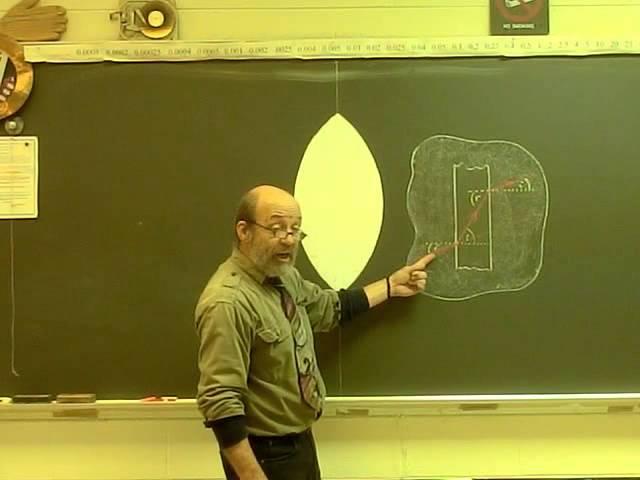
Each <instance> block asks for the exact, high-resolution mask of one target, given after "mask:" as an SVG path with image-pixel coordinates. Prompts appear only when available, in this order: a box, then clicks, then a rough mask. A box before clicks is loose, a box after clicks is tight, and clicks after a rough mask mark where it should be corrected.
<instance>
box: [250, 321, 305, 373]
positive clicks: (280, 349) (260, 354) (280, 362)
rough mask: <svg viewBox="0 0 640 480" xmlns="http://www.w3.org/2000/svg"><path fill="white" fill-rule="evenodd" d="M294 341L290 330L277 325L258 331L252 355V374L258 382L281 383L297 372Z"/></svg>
mask: <svg viewBox="0 0 640 480" xmlns="http://www.w3.org/2000/svg"><path fill="white" fill-rule="evenodd" d="M293 358H294V352H293V339H292V338H291V331H290V329H285V328H281V327H279V326H275V325H269V326H262V327H261V328H259V329H258V330H257V331H256V340H255V342H254V346H253V349H252V353H251V372H252V375H253V376H254V377H255V378H256V379H257V380H263V381H268V382H274V381H279V380H281V379H282V378H285V377H287V376H289V375H291V373H292V371H295V364H294V363H293Z"/></svg>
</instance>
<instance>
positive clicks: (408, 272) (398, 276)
mask: <svg viewBox="0 0 640 480" xmlns="http://www.w3.org/2000/svg"><path fill="white" fill-rule="evenodd" d="M434 258H436V256H435V254H433V253H430V254H428V255H425V256H424V257H422V258H421V259H420V260H418V261H417V262H415V263H414V264H413V265H407V266H406V267H402V268H401V269H400V270H398V271H397V272H394V273H392V274H391V275H390V276H389V284H390V286H391V296H392V297H411V296H413V295H415V294H416V293H419V292H421V291H423V290H424V289H425V287H426V286H427V272H426V271H425V268H427V265H429V264H430V263H431V262H432V261H433V259H434Z"/></svg>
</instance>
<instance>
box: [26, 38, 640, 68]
mask: <svg viewBox="0 0 640 480" xmlns="http://www.w3.org/2000/svg"><path fill="white" fill-rule="evenodd" d="M24 49H25V58H26V60H27V61H29V62H52V63H78V62H102V61H112V62H144V61H154V62H155V61H174V62H181V61H200V60H220V59H221V60H247V59H294V58H298V59H340V58H411V57H475V56H494V57H496V56H497V57H531V56H585V55H612V54H614V55H615V54H626V55H628V54H638V53H640V36H634V37H622V38H619V37H551V36H549V37H542V36H519V37H487V36H484V37H444V38H437V37H435V38H357V39H306V40H273V41H261V42H215V41H209V42H192V41H189V42H182V41H155V42H151V41H147V42H134V41H131V42H127V41H113V42H95V43H65V42H57V43H26V44H25V46H24Z"/></svg>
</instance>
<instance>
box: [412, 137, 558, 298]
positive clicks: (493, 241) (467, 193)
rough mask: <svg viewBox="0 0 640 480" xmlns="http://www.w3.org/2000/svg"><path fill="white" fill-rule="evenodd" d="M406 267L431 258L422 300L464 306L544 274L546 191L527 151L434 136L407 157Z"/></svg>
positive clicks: (497, 142) (498, 143)
mask: <svg viewBox="0 0 640 480" xmlns="http://www.w3.org/2000/svg"><path fill="white" fill-rule="evenodd" d="M407 209H408V213H409V218H410V219H411V222H412V224H413V228H414V239H413V244H412V245H411V249H410V251H409V254H408V255H407V261H408V262H412V261H415V260H416V259H417V258H420V257H421V256H422V255H424V254H426V253H429V252H434V253H436V255H437V259H436V260H435V261H434V262H432V263H431V264H430V266H429V281H428V283H427V288H426V289H425V291H424V294H425V295H428V296H432V297H434V298H439V299H443V300H464V299H468V298H471V297H475V296H478V295H482V294H487V293H494V292H503V291H517V290H521V289H523V288H526V287H527V286H529V285H530V284H531V283H532V282H533V281H534V280H535V279H536V278H537V276H538V274H539V273H540V270H541V268H542V260H543V251H544V231H545V226H546V220H547V216H548V211H549V188H548V185H547V180H546V178H545V175H544V171H543V169H542V165H541V164H540V163H539V161H538V160H537V159H536V158H535V157H534V156H533V154H531V153H530V152H529V151H528V150H527V149H525V148H524V147H522V146H521V145H518V144H516V143H513V142H509V141H502V140H488V141H474V140H468V139H464V138H457V137H453V136H448V135H436V136H433V137H430V138H428V139H427V140H425V141H423V142H422V143H420V144H419V145H418V146H417V147H416V148H415V150H414V151H413V154H412V156H411V179H410V181H409V186H408V188H407Z"/></svg>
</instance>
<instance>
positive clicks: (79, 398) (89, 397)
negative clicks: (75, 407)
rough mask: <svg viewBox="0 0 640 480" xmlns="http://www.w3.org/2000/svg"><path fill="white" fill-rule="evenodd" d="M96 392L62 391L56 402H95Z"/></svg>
mask: <svg viewBox="0 0 640 480" xmlns="http://www.w3.org/2000/svg"><path fill="white" fill-rule="evenodd" d="M95 401H96V394H95V393H61V394H59V395H58V396H57V397H56V403H95Z"/></svg>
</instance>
